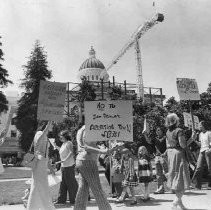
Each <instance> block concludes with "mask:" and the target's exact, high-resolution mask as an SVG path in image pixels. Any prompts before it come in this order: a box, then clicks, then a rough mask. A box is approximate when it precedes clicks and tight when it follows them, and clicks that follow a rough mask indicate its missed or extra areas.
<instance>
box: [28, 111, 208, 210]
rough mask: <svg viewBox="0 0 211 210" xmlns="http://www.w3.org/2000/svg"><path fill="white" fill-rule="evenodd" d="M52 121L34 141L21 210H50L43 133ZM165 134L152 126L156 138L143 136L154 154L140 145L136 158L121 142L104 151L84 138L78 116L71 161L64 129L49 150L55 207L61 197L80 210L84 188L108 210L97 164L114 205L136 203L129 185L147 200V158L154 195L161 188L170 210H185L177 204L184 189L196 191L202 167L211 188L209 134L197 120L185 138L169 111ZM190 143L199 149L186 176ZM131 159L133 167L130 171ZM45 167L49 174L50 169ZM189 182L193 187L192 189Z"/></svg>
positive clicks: (69, 141)
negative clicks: (55, 161)
mask: <svg viewBox="0 0 211 210" xmlns="http://www.w3.org/2000/svg"><path fill="white" fill-rule="evenodd" d="M51 127H52V123H51V122H48V123H42V124H41V125H40V126H39V127H38V130H37V132H36V134H35V137H34V141H33V144H34V153H35V156H36V163H35V166H34V167H33V168H32V183H31V188H30V194H29V198H28V202H27V206H26V208H27V210H37V209H45V210H48V209H49V210H52V209H55V207H54V204H53V202H52V198H51V196H50V191H49V186H48V178H47V176H48V166H49V164H48V163H49V161H48V147H49V141H48V138H47V134H48V132H49V130H50V129H51ZM165 127H166V130H164V128H163V127H157V128H156V137H155V139H154V140H153V141H150V140H149V139H148V136H147V134H146V133H144V134H145V138H146V141H147V142H148V144H154V146H155V152H154V153H153V156H152V154H150V152H149V151H148V148H147V146H146V145H140V147H139V148H138V150H137V151H138V152H137V154H135V153H134V151H132V150H131V149H130V148H128V147H125V144H124V143H123V142H118V141H113V142H112V144H111V145H110V147H107V145H106V144H104V143H99V142H98V143H96V142H94V141H91V140H87V139H86V133H85V124H84V118H83V122H82V124H81V126H80V127H79V129H78V131H77V136H76V140H77V156H76V158H74V157H75V156H74V150H73V143H72V140H73V139H72V138H73V137H72V136H71V135H70V133H69V131H68V130H63V131H61V132H60V135H59V138H60V141H61V142H62V145H61V147H58V146H57V145H55V146H54V149H57V150H58V151H59V155H60V159H61V161H60V163H61V172H62V181H61V183H60V189H59V195H58V199H57V201H56V203H55V204H65V203H66V201H67V194H68V195H69V201H70V203H71V204H72V205H74V210H84V209H86V207H87V204H88V199H89V190H91V191H92V193H93V195H94V197H95V200H96V203H97V205H98V207H99V209H101V210H109V209H111V206H110V204H109V202H108V200H107V197H106V195H105V193H104V191H103V188H102V186H101V183H100V178H99V172H98V163H97V161H98V160H99V161H100V164H101V165H102V166H103V167H105V176H106V178H107V180H108V183H109V184H110V185H111V186H112V197H113V198H116V202H117V203H122V202H124V201H125V199H126V198H129V197H130V195H131V202H130V204H131V205H136V204H137V202H138V201H137V198H136V196H135V187H137V186H140V187H141V188H142V189H143V190H142V191H143V192H144V193H143V196H142V197H141V199H142V201H143V202H147V201H148V200H150V190H149V189H150V188H149V186H150V183H151V182H152V181H153V169H152V164H151V163H152V158H153V159H154V160H155V172H156V180H157V190H156V191H155V192H154V194H164V193H165V190H166V188H165V187H164V183H165V182H167V187H168V189H169V191H170V192H171V193H174V194H175V199H174V201H173V202H172V209H173V210H177V209H182V210H184V209H186V207H185V206H184V204H183V202H182V197H183V195H184V193H185V190H187V189H190V187H191V186H192V187H194V188H195V189H197V190H200V189H201V188H202V173H203V167H204V166H205V164H207V167H208V172H209V173H208V187H207V189H211V132H210V131H208V127H207V123H206V122H204V121H202V122H200V133H199V135H197V133H196V132H195V131H194V130H192V135H191V137H190V139H187V138H186V136H185V134H184V131H183V130H182V129H181V128H179V118H178V116H177V115H176V114H174V113H172V114H169V115H168V116H167V117H166V124H165ZM189 141H190V142H195V143H196V144H197V145H198V146H199V147H200V152H199V155H198V160H197V164H196V168H195V170H194V174H193V176H192V180H191V176H190V164H189V163H190V160H189V156H190V155H188V153H189V152H190V151H189V149H188V145H187V142H189ZM135 161H137V162H138V167H137V168H136V167H135V164H134V163H135ZM50 169H51V171H52V173H54V170H52V168H51V166H50ZM75 170H77V171H78V172H79V178H78V182H77V181H76V178H75ZM193 183H194V185H193Z"/></svg>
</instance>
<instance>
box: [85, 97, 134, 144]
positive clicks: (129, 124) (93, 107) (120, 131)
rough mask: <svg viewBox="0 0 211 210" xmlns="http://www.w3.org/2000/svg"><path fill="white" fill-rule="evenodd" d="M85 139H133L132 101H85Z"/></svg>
mask: <svg viewBox="0 0 211 210" xmlns="http://www.w3.org/2000/svg"><path fill="white" fill-rule="evenodd" d="M84 104H85V124H86V140H87V141H107V140H119V141H133V114H132V101H85V103H84Z"/></svg>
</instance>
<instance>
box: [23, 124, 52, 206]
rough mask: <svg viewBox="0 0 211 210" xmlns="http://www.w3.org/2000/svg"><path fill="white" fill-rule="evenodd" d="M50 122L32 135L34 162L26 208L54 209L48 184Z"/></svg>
mask: <svg viewBox="0 0 211 210" xmlns="http://www.w3.org/2000/svg"><path fill="white" fill-rule="evenodd" d="M50 128H51V122H48V124H47V125H46V123H45V124H42V125H41V126H40V127H39V128H38V129H37V132H36V134H35V137H34V140H33V141H34V154H35V156H36V164H35V166H34V168H33V169H32V183H31V189H30V195H29V199H28V203H27V210H54V209H55V208H54V205H53V203H52V198H51V195H50V190H49V186H48V154H47V148H48V139H47V134H48V131H49V130H50Z"/></svg>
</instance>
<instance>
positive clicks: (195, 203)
mask: <svg viewBox="0 0 211 210" xmlns="http://www.w3.org/2000/svg"><path fill="white" fill-rule="evenodd" d="M137 197H138V196H137ZM173 199H174V195H173V194H169V193H166V194H164V195H151V200H150V201H149V202H147V203H144V202H142V201H140V199H139V203H138V204H137V205H136V206H130V205H129V200H127V201H126V203H124V204H115V203H114V200H112V199H111V200H110V203H111V205H112V209H114V210H127V209H128V210H129V209H131V208H132V209H133V210H138V209H139V210H140V209H141V210H159V209H160V210H170V209H171V202H172V200H173ZM184 204H185V206H186V207H188V209H189V210H211V190H201V191H194V190H192V191H187V192H186V195H185V196H184ZM24 209H25V208H24V207H23V205H22V204H21V205H10V206H0V210H24ZM57 209H59V210H66V209H73V207H72V206H68V205H67V206H65V207H64V206H63V207H62V206H58V207H57ZM97 209H98V207H97V206H96V203H95V200H91V201H90V202H89V206H88V208H87V210H97Z"/></svg>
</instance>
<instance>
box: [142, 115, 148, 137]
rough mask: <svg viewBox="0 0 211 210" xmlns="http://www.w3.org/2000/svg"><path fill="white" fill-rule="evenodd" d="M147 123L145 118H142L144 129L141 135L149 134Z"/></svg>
mask: <svg viewBox="0 0 211 210" xmlns="http://www.w3.org/2000/svg"><path fill="white" fill-rule="evenodd" d="M149 131H150V130H149V123H148V122H147V119H146V118H144V128H143V131H142V133H145V132H146V133H149Z"/></svg>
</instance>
